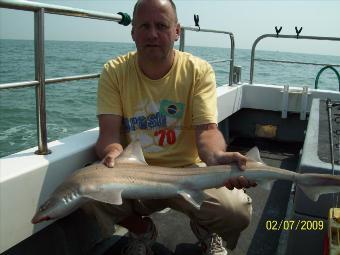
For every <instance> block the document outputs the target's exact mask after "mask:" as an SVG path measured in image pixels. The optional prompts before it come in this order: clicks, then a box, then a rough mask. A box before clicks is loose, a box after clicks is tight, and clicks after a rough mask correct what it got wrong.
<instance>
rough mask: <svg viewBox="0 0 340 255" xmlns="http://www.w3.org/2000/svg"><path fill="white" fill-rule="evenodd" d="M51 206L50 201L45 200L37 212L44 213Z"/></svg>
mask: <svg viewBox="0 0 340 255" xmlns="http://www.w3.org/2000/svg"><path fill="white" fill-rule="evenodd" d="M50 204H51V201H50V200H47V201H46V202H45V203H44V204H43V205H42V206H40V208H39V212H42V211H45V210H46V209H47V208H48V207H49V206H50Z"/></svg>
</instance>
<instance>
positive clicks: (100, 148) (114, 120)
mask: <svg viewBox="0 0 340 255" xmlns="http://www.w3.org/2000/svg"><path fill="white" fill-rule="evenodd" d="M98 121H99V137H98V140H97V143H96V152H97V155H98V157H99V158H101V159H103V163H104V165H106V166H108V167H113V165H114V159H115V158H116V157H118V156H119V155H120V153H121V152H122V151H123V147H122V145H121V141H120V128H121V123H122V117H121V116H119V115H114V114H102V115H98Z"/></svg>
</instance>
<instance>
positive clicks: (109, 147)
mask: <svg viewBox="0 0 340 255" xmlns="http://www.w3.org/2000/svg"><path fill="white" fill-rule="evenodd" d="M115 151H117V153H118V154H120V153H121V152H122V151H123V147H122V145H121V144H120V142H119V141H112V140H109V141H108V140H106V139H104V138H99V139H98V141H97V143H96V153H97V156H98V157H99V158H101V159H102V158H104V157H105V156H106V155H108V154H109V153H112V152H115Z"/></svg>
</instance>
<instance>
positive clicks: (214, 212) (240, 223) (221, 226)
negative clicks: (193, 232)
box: [169, 187, 252, 249]
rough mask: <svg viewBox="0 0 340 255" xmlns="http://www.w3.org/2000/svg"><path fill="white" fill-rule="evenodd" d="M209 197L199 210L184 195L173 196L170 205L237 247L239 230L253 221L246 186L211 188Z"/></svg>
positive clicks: (231, 247) (229, 246)
mask: <svg viewBox="0 0 340 255" xmlns="http://www.w3.org/2000/svg"><path fill="white" fill-rule="evenodd" d="M204 193H205V194H206V195H207V197H208V198H207V199H206V200H205V201H204V202H203V204H202V206H201V209H200V210H198V209H196V208H195V207H194V206H192V205H191V204H190V203H188V202H187V201H185V200H184V199H182V198H176V199H171V200H170V201H169V207H171V208H173V209H175V210H178V211H181V212H183V213H185V214H186V215H188V216H189V217H190V219H191V221H192V222H193V223H194V224H196V225H198V226H199V227H201V228H203V229H204V230H206V231H207V232H209V233H216V234H218V235H219V236H221V237H222V238H223V239H224V240H225V241H226V242H227V248H228V249H234V248H235V246H236V244H237V241H238V238H239V236H240V233H241V232H242V230H244V229H245V228H246V227H247V226H248V225H249V223H250V218H251V214H252V205H251V198H250V197H249V196H248V195H247V194H245V193H244V191H243V190H237V189H234V190H229V189H227V188H225V187H222V188H219V189H215V188H214V189H208V190H205V191H204Z"/></svg>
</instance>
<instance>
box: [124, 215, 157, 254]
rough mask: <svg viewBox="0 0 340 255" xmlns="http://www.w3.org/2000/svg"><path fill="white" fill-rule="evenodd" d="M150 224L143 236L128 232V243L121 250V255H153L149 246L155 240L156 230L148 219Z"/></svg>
mask: <svg viewBox="0 0 340 255" xmlns="http://www.w3.org/2000/svg"><path fill="white" fill-rule="evenodd" d="M147 219H149V221H150V223H149V227H148V230H147V231H146V232H145V233H144V234H140V235H136V234H134V233H132V232H129V239H130V240H129V242H128V244H127V245H126V246H125V247H124V248H123V249H122V253H121V254H122V255H153V251H152V249H151V246H152V245H153V244H154V243H155V241H156V239H157V228H156V226H155V224H154V223H153V221H152V220H151V219H150V218H149V217H148V218H147Z"/></svg>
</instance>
